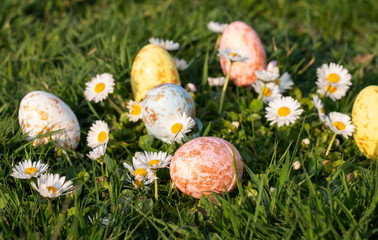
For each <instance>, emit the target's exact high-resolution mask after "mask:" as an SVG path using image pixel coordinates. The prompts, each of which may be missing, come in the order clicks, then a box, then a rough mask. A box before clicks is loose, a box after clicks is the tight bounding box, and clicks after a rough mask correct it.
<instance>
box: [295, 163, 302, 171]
mask: <svg viewBox="0 0 378 240" xmlns="http://www.w3.org/2000/svg"><path fill="white" fill-rule="evenodd" d="M301 166H302V164H301V162H299V161H295V162H294V163H293V169H294V170H299V169H300V168H301Z"/></svg>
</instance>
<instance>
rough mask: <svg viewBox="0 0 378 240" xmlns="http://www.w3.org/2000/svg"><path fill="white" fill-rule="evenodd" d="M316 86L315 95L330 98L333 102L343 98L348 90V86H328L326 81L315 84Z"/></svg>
mask: <svg viewBox="0 0 378 240" xmlns="http://www.w3.org/2000/svg"><path fill="white" fill-rule="evenodd" d="M316 84H317V85H318V88H319V89H318V90H317V93H319V94H322V95H325V96H327V97H329V98H331V99H332V100H333V101H336V100H339V99H341V98H342V97H344V96H345V94H346V92H347V91H348V89H349V86H348V85H342V84H335V85H333V84H328V82H326V81H321V82H316Z"/></svg>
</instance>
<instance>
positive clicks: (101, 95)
mask: <svg viewBox="0 0 378 240" xmlns="http://www.w3.org/2000/svg"><path fill="white" fill-rule="evenodd" d="M85 85H87V87H86V88H85V91H84V95H85V98H86V99H87V100H88V101H94V102H95V103H98V102H101V101H102V100H104V99H105V98H107V97H108V95H109V93H113V90H114V79H113V75H112V74H109V73H103V74H97V75H96V77H94V78H92V79H91V80H90V81H89V82H86V83H85Z"/></svg>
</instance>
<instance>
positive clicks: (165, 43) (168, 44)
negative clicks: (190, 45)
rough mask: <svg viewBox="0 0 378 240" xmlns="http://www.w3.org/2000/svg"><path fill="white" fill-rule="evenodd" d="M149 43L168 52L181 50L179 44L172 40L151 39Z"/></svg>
mask: <svg viewBox="0 0 378 240" xmlns="http://www.w3.org/2000/svg"><path fill="white" fill-rule="evenodd" d="M148 41H149V42H150V43H151V44H155V45H158V46H160V47H162V48H164V49H165V50H167V51H175V50H177V49H179V48H180V44H179V43H175V42H173V41H172V40H164V39H159V38H150V39H148Z"/></svg>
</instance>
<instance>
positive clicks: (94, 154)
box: [87, 144, 106, 161]
mask: <svg viewBox="0 0 378 240" xmlns="http://www.w3.org/2000/svg"><path fill="white" fill-rule="evenodd" d="M105 152H106V144H102V145H100V146H98V147H95V148H94V149H93V150H92V151H90V152H89V153H88V154H87V157H89V158H90V159H92V160H95V161H96V160H97V159H100V158H102V156H104V155H105Z"/></svg>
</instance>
